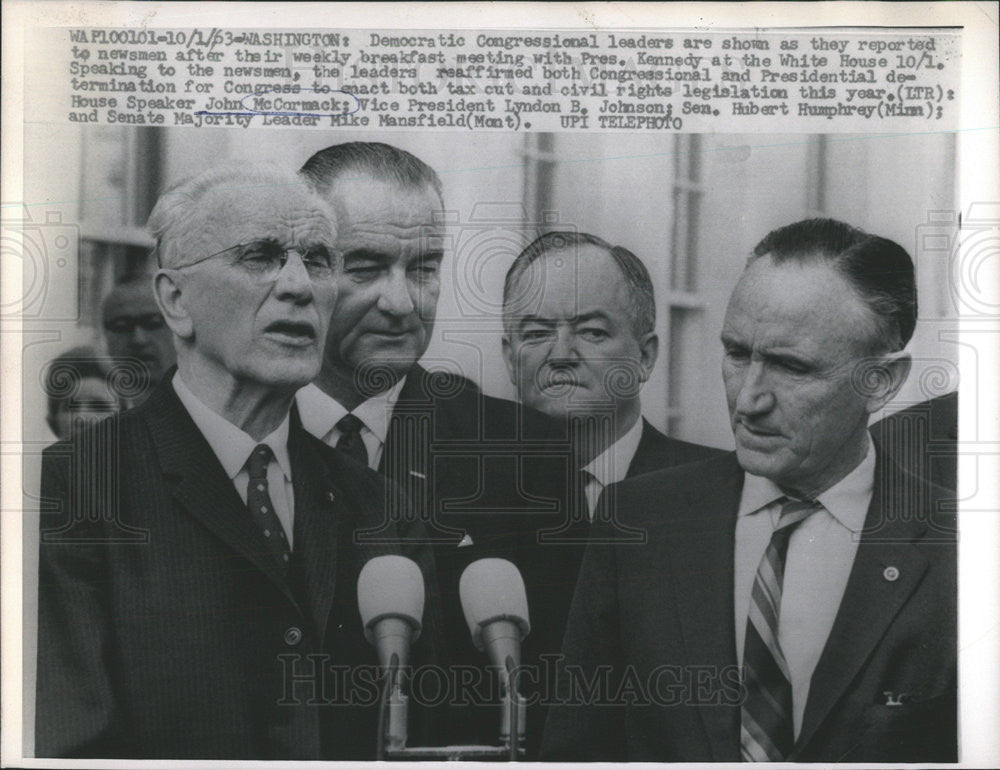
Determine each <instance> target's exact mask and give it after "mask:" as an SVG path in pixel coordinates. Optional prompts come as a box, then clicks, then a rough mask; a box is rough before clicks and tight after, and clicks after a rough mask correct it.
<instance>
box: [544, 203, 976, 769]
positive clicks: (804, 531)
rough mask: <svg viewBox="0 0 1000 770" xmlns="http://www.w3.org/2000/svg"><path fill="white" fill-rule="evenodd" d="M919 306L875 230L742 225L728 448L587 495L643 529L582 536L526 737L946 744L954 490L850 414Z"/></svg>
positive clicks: (952, 714) (881, 377)
mask: <svg viewBox="0 0 1000 770" xmlns="http://www.w3.org/2000/svg"><path fill="white" fill-rule="evenodd" d="M916 311H917V308H916V288H915V284H914V275H913V263H912V262H911V260H910V257H909V255H908V254H907V253H906V251H905V250H903V249H902V248H901V247H900V246H899V245H898V244H896V243H893V242H892V241H889V240H887V239H885V238H880V237H877V236H874V235H870V234H868V233H865V232H862V231H860V230H858V229H856V228H853V227H850V226H848V225H846V224H844V223H842V222H836V221H833V220H829V219H818V220H806V221H803V222H797V223H795V224H792V225H789V226H787V227H783V228H780V229H778V230H776V231H774V232H772V233H770V234H769V235H768V236H766V237H765V238H764V239H763V240H762V241H761V242H760V243H759V244H758V245H757V247H756V248H755V249H754V251H753V254H752V256H751V257H750V260H749V262H748V264H747V267H746V269H745V270H744V272H743V275H742V277H741V278H740V280H739V283H738V284H737V286H736V288H735V290H734V291H733V293H732V296H731V298H730V300H729V306H728V309H727V311H726V316H725V322H724V325H723V329H722V348H723V363H722V376H723V381H724V384H725V390H726V397H727V401H728V405H729V414H730V420H731V423H732V429H733V435H734V438H735V441H736V452H735V453H730V454H728V455H725V456H723V457H721V458H718V459H714V460H708V461H705V462H700V463H694V464H691V465H688V466H685V467H683V468H677V469H670V470H666V471H660V472H657V473H653V474H648V475H646V476H641V477H639V478H636V479H632V480H627V481H624V482H622V483H621V484H620V485H618V487H617V496H616V497H615V498H614V500H611V499H610V498H609V496H608V495H607V494H605V495H604V497H603V498H602V500H601V503H600V505H599V508H602V507H604V506H607V505H611V504H616V506H617V507H616V510H615V515H616V517H617V519H618V520H619V521H620V522H622V523H623V524H624V525H626V526H630V527H632V528H634V529H636V530H639V531H642V532H644V533H645V534H646V537H645V540H644V541H643V542H642V543H640V544H636V543H627V544H626V543H623V542H619V543H615V544H598V543H595V542H592V543H591V544H590V546H588V550H587V554H586V556H585V557H584V562H583V566H582V569H581V573H580V581H579V584H578V590H577V593H576V595H575V597H574V599H573V605H572V609H571V611H570V619H569V623H568V626H567V630H566V639H565V642H564V652H565V654H566V661H565V669H564V676H563V677H562V678H561V680H560V682H561V685H562V687H561V690H560V693H559V696H558V701H559V704H558V705H556V706H554V707H553V709H552V710H551V711H550V714H549V720H548V723H547V724H546V728H545V740H544V743H545V748H544V751H543V755H544V756H546V757H547V758H550V759H562V760H572V759H588V760H594V759H603V760H635V761H667V762H699V761H701V762H707V761H714V762H738V761H740V760H743V761H749V762H778V761H790V762H855V763H864V764H868V763H872V762H887V763H893V764H899V763H904V762H931V763H937V762H954V761H956V759H957V746H956V744H957V730H956V705H957V704H956V684H957V682H956V680H957V676H956V669H957V666H956V641H957V640H956V630H957V629H956V580H957V572H956V558H955V557H956V553H955V551H956V548H955V545H956V544H955V539H956V538H955V517H954V514H953V513H947V512H946V511H947V508H946V507H944V506H942V502H943V501H944V500H946V499H947V498H948V497H951V496H953V495H951V494H950V493H948V492H947V491H945V490H943V489H941V488H939V487H935V486H933V485H932V484H930V483H929V482H927V481H926V480H924V479H922V478H919V477H917V476H914V475H912V474H911V473H909V472H908V471H907V470H904V469H903V468H900V467H898V466H896V465H894V464H893V462H892V461H891V458H888V457H887V456H886V454H885V452H884V451H882V450H881V449H876V448H875V446H873V443H872V440H871V438H870V436H869V433H868V419H869V416H870V415H871V414H872V413H874V412H877V411H878V410H879V409H881V408H882V407H883V406H884V405H885V403H886V402H887V401H888V400H889V399H890V398H892V396H893V395H894V394H895V393H896V392H897V391H898V389H899V387H900V386H901V385H902V383H903V381H904V380H905V378H906V376H907V374H908V373H909V369H910V358H909V355H908V354H907V353H906V352H905V350H904V348H905V346H906V343H907V342H908V341H909V339H910V336H911V335H912V333H913V329H914V326H915V323H916V315H917V313H916ZM598 518H600V519H607V518H608V516H607V513H606V512H602V511H600V510H599V514H598ZM595 534H598V535H599V536H600V537H601V538H602V540H604V539H609V540H612V541H613V540H614V534H615V533H614V532H611V531H609V530H601V531H600V532H599V533H597V532H595ZM597 674H600V677H599V678H596V679H595V678H594V677H595V676H597ZM584 683H591V684H593V685H594V686H593V687H592V688H591V689H590V690H589V691H584V690H583V689H581V685H583V684H584Z"/></svg>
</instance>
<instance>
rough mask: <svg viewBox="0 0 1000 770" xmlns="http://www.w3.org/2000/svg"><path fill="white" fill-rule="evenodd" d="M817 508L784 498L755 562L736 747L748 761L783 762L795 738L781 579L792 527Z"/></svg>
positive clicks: (745, 643) (817, 506)
mask: <svg viewBox="0 0 1000 770" xmlns="http://www.w3.org/2000/svg"><path fill="white" fill-rule="evenodd" d="M820 508H822V506H821V505H820V504H819V503H815V502H803V501H801V500H791V499H788V498H785V502H784V504H783V505H782V506H781V515H780V516H779V518H778V526H777V527H775V529H774V532H772V534H771V542H770V543H769V544H768V546H767V550H766V551H765V552H764V556H763V557H762V558H761V560H760V566H758V567H757V576H756V577H755V578H754V582H753V591H752V593H751V596H750V611H749V614H748V615H747V631H746V637H745V639H744V642H743V679H744V684H745V686H746V699H745V700H744V701H743V707H742V710H741V730H740V747H741V750H742V754H743V760H744V761H746V762H781V761H783V760H784V759H785V758H786V757H787V756H788V754H789V752H790V751H791V750H792V746H793V744H794V743H795V740H794V725H793V721H792V682H791V676H790V675H789V672H788V664H787V663H786V662H785V655H784V653H783V652H782V651H781V645H780V644H778V617H779V613H780V611H781V584H782V580H783V579H784V575H785V556H786V554H787V553H788V540H789V538H790V537H791V535H792V532H793V531H794V530H795V528H796V527H797V526H798V525H799V524H801V523H802V522H803V521H804V520H805V519H806V518H807V517H808V516H810V515H811V514H813V513H815V512H816V511H818V510H820Z"/></svg>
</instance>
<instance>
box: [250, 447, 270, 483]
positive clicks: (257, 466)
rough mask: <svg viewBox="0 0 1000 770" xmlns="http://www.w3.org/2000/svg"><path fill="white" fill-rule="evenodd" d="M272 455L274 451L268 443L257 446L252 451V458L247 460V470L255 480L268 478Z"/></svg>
mask: <svg viewBox="0 0 1000 770" xmlns="http://www.w3.org/2000/svg"><path fill="white" fill-rule="evenodd" d="M272 457H274V452H272V451H271V447H269V446H268V445H267V444H258V445H257V446H255V447H254V448H253V451H252V452H251V453H250V459H249V460H247V472H248V473H249V474H250V478H251V479H255V480H256V479H263V478H267V464H268V463H269V462H271V458H272Z"/></svg>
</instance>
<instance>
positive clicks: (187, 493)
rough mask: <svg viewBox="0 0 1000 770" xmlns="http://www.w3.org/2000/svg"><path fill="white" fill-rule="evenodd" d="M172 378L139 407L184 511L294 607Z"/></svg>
mask: <svg viewBox="0 0 1000 770" xmlns="http://www.w3.org/2000/svg"><path fill="white" fill-rule="evenodd" d="M171 379H172V375H171V376H167V377H165V378H164V381H163V383H162V384H161V385H160V386H159V387H158V388H157V390H156V391H155V392H154V393H153V394H152V395H150V397H149V400H148V401H147V402H146V403H145V404H143V406H142V407H140V408H141V409H142V410H143V412H144V413H145V419H146V423H147V425H148V426H149V431H150V436H151V438H152V441H153V443H154V445H155V446H156V452H157V456H158V458H159V462H160V467H161V469H162V470H163V473H164V475H165V476H166V477H168V479H169V480H170V481H171V482H172V485H173V486H172V491H173V494H174V496H175V498H176V499H177V501H178V502H179V503H180V504H181V506H182V507H183V508H184V509H185V510H186V511H187V512H188V513H189V514H191V515H192V516H194V517H195V518H196V519H198V520H199V521H200V522H201V523H202V524H203V525H204V526H205V527H207V528H208V529H209V530H211V531H212V532H213V533H214V534H215V535H216V537H218V538H219V539H220V540H222V541H223V542H225V543H226V544H228V545H229V546H230V547H232V548H233V549H235V550H236V551H238V552H239V553H241V554H243V556H245V557H246V558H247V559H249V560H250V561H251V562H252V563H253V564H254V565H255V566H256V567H257V568H258V569H259V570H260V571H261V572H263V573H265V574H266V575H267V576H268V578H270V579H271V581H272V582H273V583H274V584H275V585H276V586H277V587H279V588H280V589H281V590H282V591H283V592H284V593H285V595H286V596H287V597H288V598H289V599H291V600H292V601H294V597H293V595H292V592H291V588H290V587H289V585H288V582H287V580H286V579H285V577H284V575H283V574H282V570H281V567H280V566H279V565H278V564H277V562H275V560H274V557H273V556H272V555H271V551H270V549H269V547H268V545H267V541H266V540H265V539H264V536H263V534H262V533H261V532H260V529H259V528H258V527H257V525H256V523H255V522H254V521H253V518H252V517H251V516H250V514H249V512H248V511H247V509H246V506H245V505H244V504H243V501H242V500H241V499H240V496H239V494H237V492H236V489H235V487H234V486H233V483H232V481H231V480H230V479H229V477H228V476H227V475H226V472H225V471H224V470H223V468H222V465H221V464H220V463H219V460H218V458H217V457H216V456H215V453H214V452H212V448H211V447H210V446H209V445H208V442H207V441H206V440H205V438H204V436H202V434H201V431H199V430H198V427H197V426H196V425H195V423H194V420H192V419H191V416H190V415H189V414H188V412H187V410H186V409H185V408H184V405H183V404H181V401H180V399H179V398H177V394H176V393H175V392H174V388H173V386H172V385H171V384H170V380H171Z"/></svg>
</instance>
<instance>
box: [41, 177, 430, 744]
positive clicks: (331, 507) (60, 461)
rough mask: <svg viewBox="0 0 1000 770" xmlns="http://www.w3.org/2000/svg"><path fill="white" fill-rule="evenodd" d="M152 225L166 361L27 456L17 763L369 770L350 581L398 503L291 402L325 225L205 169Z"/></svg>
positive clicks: (265, 183) (369, 693)
mask: <svg viewBox="0 0 1000 770" xmlns="http://www.w3.org/2000/svg"><path fill="white" fill-rule="evenodd" d="M149 226H150V229H151V230H152V231H153V234H154V236H155V238H156V243H157V246H156V249H157V259H158V264H159V270H158V272H157V273H156V276H155V278H154V293H155V296H156V301H157V304H158V306H159V309H160V311H161V312H162V315H163V318H164V321H165V322H166V324H167V326H168V327H169V328H170V331H171V333H172V334H173V340H174V347H175V349H176V351H177V368H176V370H173V371H171V372H168V373H167V375H166V376H165V377H164V379H163V381H162V382H161V383H160V385H159V386H158V388H157V389H156V390H154V391H153V393H152V394H151V396H150V397H149V398H148V399H147V400H146V402H145V403H144V404H142V405H141V406H139V407H137V408H136V409H133V410H130V411H128V412H126V413H124V414H122V415H120V416H118V417H115V418H113V419H110V420H106V421H104V422H103V423H101V424H100V425H98V426H96V427H95V428H94V429H92V430H89V431H87V432H85V433H84V434H83V435H82V436H75V437H74V439H73V440H72V441H71V442H64V443H62V444H57V445H55V447H53V448H52V449H51V450H50V451H49V452H47V454H46V457H45V460H44V467H43V480H42V495H43V497H44V498H45V499H46V500H49V501H50V503H51V504H50V505H49V506H48V507H47V510H49V511H50V513H46V514H43V516H42V523H41V529H42V539H41V546H40V548H41V551H40V574H39V654H38V683H37V695H38V698H37V705H36V744H35V748H36V752H35V753H36V755H37V756H46V757H52V756H76V757H81V756H82V757H119V758H121V757H129V758H140V757H142V758H169V759H180V758H213V759H277V760H281V759H284V760H289V759H303V760H305V759H312V760H318V759H364V758H370V757H371V755H372V754H373V753H374V746H375V737H374V736H375V727H376V721H377V720H376V714H375V701H376V700H377V699H376V698H374V697H373V692H375V689H374V688H375V684H374V683H375V682H376V681H377V680H376V679H375V677H376V676H377V670H376V668H375V666H376V665H377V661H376V658H375V653H374V650H373V648H371V647H370V645H369V644H368V643H367V642H366V641H365V639H364V635H363V629H362V628H361V625H360V621H359V616H358V607H357V598H356V585H357V577H358V573H359V571H360V569H361V567H362V566H363V564H364V563H365V562H366V561H367V560H368V559H369V558H371V557H372V556H376V555H380V554H381V553H385V552H390V551H394V549H393V548H392V547H391V546H387V545H384V544H382V545H378V546H375V545H369V546H366V545H364V544H363V543H362V542H361V539H360V538H359V533H361V532H362V531H363V530H364V529H366V528H369V529H373V528H375V527H376V526H381V525H382V522H384V521H385V519H386V518H387V516H386V515H385V512H384V511H383V510H382V508H381V506H382V505H383V504H384V501H385V500H387V499H398V496H396V495H386V493H385V486H384V483H385V482H384V481H383V480H382V479H381V477H380V476H378V475H377V474H375V473H374V472H373V471H371V470H369V469H368V468H366V467H364V466H363V465H361V464H358V463H356V462H354V461H353V460H352V459H350V458H348V457H347V456H345V455H343V454H341V453H339V452H337V451H336V450H334V449H331V448H329V447H326V446H325V445H324V444H323V443H322V442H320V441H319V440H318V439H315V438H313V437H312V436H310V435H309V434H308V433H307V432H306V431H304V430H303V429H302V427H301V425H300V423H299V420H298V417H297V414H296V413H295V412H294V410H292V409H291V406H292V401H293V397H294V394H295V391H296V390H297V389H298V388H300V387H302V386H303V385H305V384H306V383H308V382H309V381H311V380H312V379H313V378H314V377H315V376H316V374H317V372H318V371H319V367H320V359H321V354H322V350H323V344H324V340H325V336H326V331H327V326H328V324H329V319H330V317H331V313H332V311H333V306H334V302H335V300H336V297H337V282H336V272H337V270H338V269H339V265H338V257H337V256H336V254H335V252H334V251H333V246H332V244H333V243H334V240H335V235H336V234H335V226H334V223H333V217H332V214H331V212H330V210H329V209H328V208H327V206H326V204H325V203H323V201H321V200H320V199H319V198H316V197H315V196H314V195H313V194H312V193H311V192H309V191H308V190H307V189H306V187H305V186H304V185H303V184H302V183H301V181H300V180H298V179H297V178H296V177H294V176H289V175H286V174H285V173H284V172H281V171H277V170H272V169H269V168H240V169H222V170H213V171H209V172H206V173H204V174H202V175H201V176H199V177H197V178H195V179H192V180H189V181H187V182H185V183H183V184H181V185H179V186H177V187H175V188H173V189H172V190H170V191H168V192H166V193H164V194H163V195H162V196H161V198H160V200H159V201H158V203H157V205H156V207H155V209H154V211H153V213H152V215H151V217H150V222H149ZM388 518H396V517H388ZM404 518H407V517H404ZM409 518H412V517H409ZM380 534H381V540H383V541H384V540H385V533H384V532H382V533H380ZM411 539H412V538H411ZM405 555H409V556H412V557H414V558H416V559H417V561H418V562H419V563H420V565H421V568H422V569H423V570H424V571H425V572H426V573H428V574H427V575H425V577H426V578H427V579H428V580H429V582H430V583H431V585H433V574H432V567H431V566H430V562H429V560H427V559H425V558H424V556H425V554H424V553H423V551H421V550H420V549H418V548H413V549H411V550H410V551H409V552H408V553H406V554H405ZM431 599H432V600H433V593H432V596H431ZM434 609H435V608H429V611H428V613H427V615H426V617H428V618H429V619H430V620H431V623H430V625H429V626H428V624H425V628H424V633H423V635H422V637H421V641H420V642H419V643H418V645H417V647H416V648H415V649H414V661H415V662H417V661H420V660H422V659H425V658H423V657H422V656H425V657H427V658H429V657H431V656H432V655H433V650H432V648H433V647H434V645H435V643H436V642H435V639H436V636H437V632H436V631H435V629H434V628H433V627H430V626H433V622H432V621H433V617H434ZM359 672H362V674H359ZM336 706H340V708H335V707H336ZM344 706H348V708H344Z"/></svg>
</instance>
